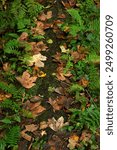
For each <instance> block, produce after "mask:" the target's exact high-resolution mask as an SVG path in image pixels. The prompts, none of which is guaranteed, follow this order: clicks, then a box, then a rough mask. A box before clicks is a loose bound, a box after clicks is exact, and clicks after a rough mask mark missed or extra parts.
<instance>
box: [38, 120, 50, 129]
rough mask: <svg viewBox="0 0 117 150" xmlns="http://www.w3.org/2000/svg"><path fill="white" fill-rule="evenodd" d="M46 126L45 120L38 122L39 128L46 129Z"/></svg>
mask: <svg viewBox="0 0 117 150" xmlns="http://www.w3.org/2000/svg"><path fill="white" fill-rule="evenodd" d="M47 127H48V123H47V122H46V121H42V122H40V129H41V130H42V129H46V128H47Z"/></svg>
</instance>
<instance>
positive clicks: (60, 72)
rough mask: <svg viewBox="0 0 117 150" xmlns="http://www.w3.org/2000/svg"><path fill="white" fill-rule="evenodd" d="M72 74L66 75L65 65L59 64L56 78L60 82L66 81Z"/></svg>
mask: <svg viewBox="0 0 117 150" xmlns="http://www.w3.org/2000/svg"><path fill="white" fill-rule="evenodd" d="M70 76H72V74H71V73H70V72H69V71H68V72H67V73H64V68H63V64H59V65H58V68H57V73H56V77H57V78H58V80H61V81H64V80H66V77H70Z"/></svg>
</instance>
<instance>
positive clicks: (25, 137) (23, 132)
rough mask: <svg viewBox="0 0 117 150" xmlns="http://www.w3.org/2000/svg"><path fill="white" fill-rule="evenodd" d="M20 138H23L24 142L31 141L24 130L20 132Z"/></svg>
mask: <svg viewBox="0 0 117 150" xmlns="http://www.w3.org/2000/svg"><path fill="white" fill-rule="evenodd" d="M21 136H22V138H24V139H25V140H27V141H29V142H30V141H31V139H32V137H31V136H30V135H28V134H27V133H25V130H24V131H21Z"/></svg>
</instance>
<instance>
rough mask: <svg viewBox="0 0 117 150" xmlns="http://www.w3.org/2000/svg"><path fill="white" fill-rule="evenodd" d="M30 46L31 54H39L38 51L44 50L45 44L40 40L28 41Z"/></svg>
mask: <svg viewBox="0 0 117 150" xmlns="http://www.w3.org/2000/svg"><path fill="white" fill-rule="evenodd" d="M29 44H30V45H31V46H32V50H33V54H39V53H40V51H46V50H47V48H48V47H47V46H46V45H45V44H44V43H43V41H40V42H37V43H36V42H30V43H29Z"/></svg>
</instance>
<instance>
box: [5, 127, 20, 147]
mask: <svg viewBox="0 0 117 150" xmlns="http://www.w3.org/2000/svg"><path fill="white" fill-rule="evenodd" d="M19 137H20V127H19V126H14V127H12V128H11V129H10V130H9V131H8V133H7V134H6V138H5V141H6V143H7V144H9V146H10V147H12V146H15V145H17V143H18V141H19Z"/></svg>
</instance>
